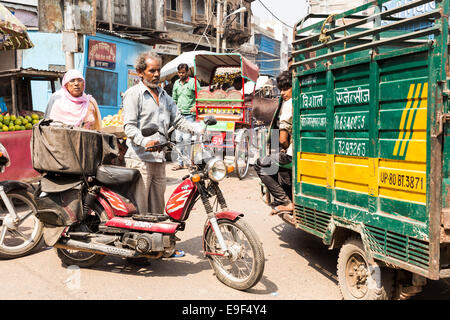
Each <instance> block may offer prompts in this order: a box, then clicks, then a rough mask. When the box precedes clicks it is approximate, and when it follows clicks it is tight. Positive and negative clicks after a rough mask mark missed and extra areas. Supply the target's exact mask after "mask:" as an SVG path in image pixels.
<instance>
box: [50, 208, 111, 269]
mask: <svg viewBox="0 0 450 320" xmlns="http://www.w3.org/2000/svg"><path fill="white" fill-rule="evenodd" d="M92 211H93V212H94V215H89V214H88V216H87V218H86V219H85V221H83V222H82V223H81V224H80V225H79V226H77V227H76V228H74V229H72V228H71V229H69V234H70V231H82V232H91V233H96V232H98V231H99V226H100V224H101V223H102V222H105V221H106V220H107V219H108V216H107V214H106V211H105V209H103V207H102V206H101V205H99V204H98V203H95V204H94V206H93V207H92ZM56 251H57V254H58V257H59V259H61V261H62V263H63V264H65V265H66V266H72V265H75V266H78V267H80V268H89V267H92V266H93V265H95V264H97V263H98V262H100V261H101V260H103V258H104V257H105V255H104V254H98V253H93V252H86V251H80V250H68V249H62V248H57V249H56Z"/></svg>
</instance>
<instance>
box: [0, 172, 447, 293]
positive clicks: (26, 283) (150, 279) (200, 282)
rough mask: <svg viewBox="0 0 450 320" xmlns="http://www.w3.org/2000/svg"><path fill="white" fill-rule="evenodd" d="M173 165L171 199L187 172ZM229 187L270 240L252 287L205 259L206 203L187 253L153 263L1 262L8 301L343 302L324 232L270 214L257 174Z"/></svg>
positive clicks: (40, 257)
mask: <svg viewBox="0 0 450 320" xmlns="http://www.w3.org/2000/svg"><path fill="white" fill-rule="evenodd" d="M170 167H171V166H169V167H168V170H167V174H168V176H169V177H168V188H167V196H166V198H167V197H168V196H169V195H170V193H171V192H172V191H173V190H174V189H175V187H176V186H177V184H178V183H179V181H180V177H181V176H183V175H184V174H185V171H184V170H182V171H176V172H173V171H171V170H170ZM221 185H222V189H223V191H224V194H225V196H226V198H227V200H228V204H229V207H230V209H235V210H239V211H242V212H244V213H245V219H246V220H247V221H248V222H249V223H250V224H252V225H253V227H254V229H255V230H256V231H257V233H258V234H259V236H260V239H261V241H262V242H263V245H264V252H265V257H266V265H265V272H264V276H263V278H262V280H261V281H260V283H258V284H257V285H256V286H255V287H254V288H252V289H250V290H249V291H248V292H241V291H236V290H233V289H231V288H228V287H226V286H225V285H223V284H222V283H221V282H219V281H218V280H216V278H215V277H214V275H213V272H212V270H211V269H210V267H209V263H208V262H207V261H206V260H205V259H204V258H203V255H202V250H201V249H202V244H201V236H202V234H201V232H202V228H203V223H204V221H205V214H204V210H203V208H202V205H201V203H198V204H197V205H196V206H195V209H194V210H193V212H192V214H191V217H190V219H189V220H188V222H187V225H186V230H185V231H184V232H180V233H179V234H178V237H179V238H181V241H180V242H179V245H178V248H180V249H183V250H185V252H186V256H185V257H183V258H171V259H165V260H156V261H152V263H151V265H150V266H147V267H137V266H133V265H129V264H127V263H126V261H125V260H124V259H121V258H117V257H106V258H105V259H104V260H102V262H100V263H99V264H98V265H96V266H95V267H93V268H91V269H77V268H75V269H71V268H66V267H64V266H63V265H62V264H61V262H60V260H59V259H58V257H57V255H56V252H55V250H54V249H52V248H46V247H45V245H41V246H39V247H38V248H37V250H35V252H33V254H31V255H29V256H26V257H23V258H19V259H15V260H6V261H0V264H1V269H0V270H1V273H0V283H1V287H2V290H0V300H3V299H14V300H15V299H63V300H65V299H70V300H74V299H75V300H84V299H108V300H109V299H127V300H128V299H131V300H140V299H162V300H166V299H170V300H182V299H183V300H184V299H194V300H230V299H235V300H325V299H326V300H339V299H341V296H340V293H339V289H338V286H337V278H336V260H337V255H338V253H337V252H336V251H329V250H328V249H327V248H326V247H325V246H324V245H322V243H321V241H320V240H319V239H317V238H316V237H314V236H312V235H309V234H307V233H305V232H302V231H299V230H296V229H294V228H293V227H290V226H288V225H286V224H285V223H284V222H282V220H281V219H279V218H278V217H270V216H269V215H268V212H269V208H268V207H266V206H265V205H264V204H263V203H262V201H261V200H260V199H259V191H258V190H259V189H258V188H259V187H258V182H257V180H256V179H255V175H254V173H253V171H251V174H250V176H249V177H248V178H246V179H244V180H243V181H240V180H239V179H238V178H236V177H235V176H232V177H230V178H227V180H225V182H223V183H222V184H221ZM449 298H450V286H449V283H447V282H446V281H442V280H441V281H435V282H432V283H430V285H429V286H428V287H426V289H425V291H424V292H422V293H420V294H419V295H417V296H416V297H415V299H449Z"/></svg>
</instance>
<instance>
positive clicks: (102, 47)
mask: <svg viewBox="0 0 450 320" xmlns="http://www.w3.org/2000/svg"><path fill="white" fill-rule="evenodd" d="M88 52H89V54H88V66H89V67H94V68H103V69H111V70H114V69H115V68H116V44H114V43H110V42H105V41H98V40H92V39H90V40H89V51H88Z"/></svg>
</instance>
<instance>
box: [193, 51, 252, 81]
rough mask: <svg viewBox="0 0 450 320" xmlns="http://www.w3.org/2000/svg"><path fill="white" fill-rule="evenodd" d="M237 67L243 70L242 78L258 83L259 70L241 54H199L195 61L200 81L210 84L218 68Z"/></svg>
mask: <svg viewBox="0 0 450 320" xmlns="http://www.w3.org/2000/svg"><path fill="white" fill-rule="evenodd" d="M220 67H237V68H240V69H241V72H242V77H244V78H246V79H248V80H250V81H253V82H256V81H257V80H258V76H259V68H258V66H256V65H255V64H254V63H252V62H251V61H250V60H248V59H246V58H244V57H243V56H241V55H240V54H239V53H210V54H198V55H196V56H195V60H194V73H195V76H196V77H197V79H198V80H202V81H205V82H210V80H211V78H212V77H213V75H214V72H215V70H216V69H217V68H220Z"/></svg>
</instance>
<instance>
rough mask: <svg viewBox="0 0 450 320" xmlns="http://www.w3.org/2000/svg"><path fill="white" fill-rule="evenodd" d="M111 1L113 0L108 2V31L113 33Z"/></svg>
mask: <svg viewBox="0 0 450 320" xmlns="http://www.w3.org/2000/svg"><path fill="white" fill-rule="evenodd" d="M112 1H113V0H108V19H109V31H113V18H112Z"/></svg>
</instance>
